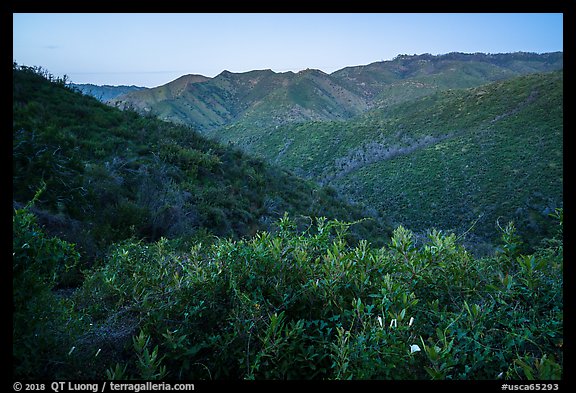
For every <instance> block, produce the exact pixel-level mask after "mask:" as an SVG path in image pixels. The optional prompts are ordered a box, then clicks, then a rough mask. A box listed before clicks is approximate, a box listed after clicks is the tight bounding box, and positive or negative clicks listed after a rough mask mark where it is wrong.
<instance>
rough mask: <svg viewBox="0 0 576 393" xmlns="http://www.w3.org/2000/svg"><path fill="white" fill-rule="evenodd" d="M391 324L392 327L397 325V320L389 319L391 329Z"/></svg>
mask: <svg viewBox="0 0 576 393" xmlns="http://www.w3.org/2000/svg"><path fill="white" fill-rule="evenodd" d="M392 325H394V327H398V322H396V319H393V320H391V321H390V329H392Z"/></svg>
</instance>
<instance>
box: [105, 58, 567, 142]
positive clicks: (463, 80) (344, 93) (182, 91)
mask: <svg viewBox="0 0 576 393" xmlns="http://www.w3.org/2000/svg"><path fill="white" fill-rule="evenodd" d="M562 66H563V54H562V53H561V52H558V53H546V54H532V53H511V54H494V55H490V54H482V53H476V54H464V53H450V54H446V55H439V56H433V55H429V54H424V55H413V56H408V55H400V56H397V57H396V58H395V59H393V60H390V61H382V62H376V63H372V64H369V65H365V66H355V67H346V68H344V69H341V70H338V71H336V72H333V73H332V74H326V73H324V72H322V71H320V70H313V69H307V70H303V71H300V72H298V73H293V72H285V73H275V72H273V71H271V70H256V71H250V72H245V73H231V72H229V71H223V72H222V73H221V74H219V75H217V76H216V77H214V78H207V77H201V76H184V77H182V78H179V79H177V80H175V81H173V82H170V83H168V84H166V85H164V86H159V87H157V88H153V89H147V90H141V91H138V92H132V93H127V94H123V95H120V96H118V97H116V98H115V99H112V100H110V101H109V103H110V105H113V106H118V107H120V108H125V107H129V108H134V109H136V110H138V111H140V112H142V113H153V114H154V115H156V116H158V117H160V118H161V119H164V120H170V121H173V122H177V123H181V124H188V125H192V126H194V127H195V128H197V129H198V130H199V131H200V132H211V133H213V134H216V135H217V134H218V132H217V129H218V128H220V127H223V126H228V125H232V124H235V125H241V126H246V127H254V126H255V127H268V126H277V125H282V124H286V123H292V122H301V121H310V120H318V121H323V120H346V119H350V118H352V117H354V116H356V115H358V114H360V113H363V112H365V111H367V110H369V109H371V108H375V107H383V106H386V105H390V104H395V103H400V102H403V101H408V100H411V99H414V98H417V97H421V96H424V95H427V94H432V93H434V92H437V91H442V90H446V89H454V88H468V87H474V86H479V85H482V84H485V83H489V82H493V81H497V80H502V79H506V78H510V77H513V76H518V75H523V74H527V73H533V72H546V71H552V70H557V69H561V68H562ZM190 78H194V79H193V81H194V83H188V82H187V83H185V84H184V86H183V83H182V82H183V79H184V80H186V81H188V80H190ZM196 82H198V83H196Z"/></svg>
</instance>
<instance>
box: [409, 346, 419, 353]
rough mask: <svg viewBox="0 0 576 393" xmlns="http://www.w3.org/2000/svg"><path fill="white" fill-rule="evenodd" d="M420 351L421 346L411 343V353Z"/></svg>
mask: <svg viewBox="0 0 576 393" xmlns="http://www.w3.org/2000/svg"><path fill="white" fill-rule="evenodd" d="M414 352H420V347H419V346H418V345H416V344H413V345H410V353H414Z"/></svg>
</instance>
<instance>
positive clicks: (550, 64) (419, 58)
mask: <svg viewBox="0 0 576 393" xmlns="http://www.w3.org/2000/svg"><path fill="white" fill-rule="evenodd" d="M562 67H563V54H562V52H555V53H544V54H535V53H523V52H519V53H501V54H484V53H473V54H472V53H448V54H445V55H439V56H433V55H430V54H423V55H413V56H410V55H399V56H397V57H396V58H395V59H393V60H392V61H382V62H376V63H372V64H368V65H366V66H355V67H346V68H343V69H341V70H338V71H336V72H334V73H333V74H332V76H333V77H334V78H336V79H338V80H339V81H340V82H341V83H342V84H343V85H344V86H346V87H347V88H349V89H350V90H352V91H356V92H357V93H359V94H362V95H363V96H365V97H366V98H367V99H369V100H370V101H372V102H374V104H375V105H377V106H384V105H389V104H394V103H399V102H403V101H408V100H410V99H414V98H417V97H421V96H423V95H427V94H430V93H433V92H436V91H441V90H446V89H457V88H467V87H474V86H479V85H482V84H485V83H488V82H494V81H498V80H502V79H508V78H511V77H513V76H518V75H523V74H529V73H535V72H546V71H553V70H558V69H562Z"/></svg>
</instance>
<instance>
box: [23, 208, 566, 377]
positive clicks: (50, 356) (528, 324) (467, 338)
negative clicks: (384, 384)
mask: <svg viewBox="0 0 576 393" xmlns="http://www.w3.org/2000/svg"><path fill="white" fill-rule="evenodd" d="M561 216H562V213H561V211H558V212H557V217H560V218H561ZM22 217H25V218H26V220H27V219H28V218H29V217H30V215H29V213H26V212H25V211H16V213H15V216H14V222H15V226H18V228H21V229H20V230H18V231H15V234H16V236H15V244H14V250H15V261H16V260H18V261H23V262H26V263H30V264H32V265H33V264H35V261H37V259H35V258H34V254H31V251H30V250H31V249H32V252H33V253H39V254H42V249H43V247H42V246H41V242H35V243H27V244H29V245H30V247H24V245H23V244H22V241H23V240H21V237H26V236H28V237H29V236H35V237H37V238H38V237H40V238H42V237H43V235H42V233H41V231H38V229H37V228H36V227H34V226H33V223H30V222H29V221H28V222H27V221H24V222H22ZM560 223H562V221H560ZM350 226H351V224H346V223H342V222H339V221H327V220H325V219H323V218H319V219H317V220H316V221H315V222H314V223H313V224H311V225H310V226H309V227H308V228H307V229H306V230H305V231H298V230H297V229H296V223H295V222H293V221H292V220H290V218H289V217H288V216H285V217H284V218H282V219H281V220H280V221H279V222H278V231H277V232H276V234H275V235H272V234H270V233H268V232H259V233H258V234H257V235H256V236H254V237H253V238H251V239H246V240H241V241H232V240H219V241H218V242H216V243H214V244H212V245H208V246H205V245H204V244H202V243H196V244H194V245H192V246H191V247H190V248H188V249H185V250H184V249H182V248H181V246H180V245H179V244H178V242H175V241H169V240H167V239H165V238H161V239H160V240H158V241H156V242H154V243H143V242H139V241H134V240H129V241H124V242H120V243H117V244H115V245H114V246H113V247H111V249H110V250H109V252H108V254H107V255H106V257H105V259H104V261H103V263H102V264H101V266H99V267H97V268H94V269H91V270H90V271H87V272H85V280H84V282H83V284H82V286H81V287H80V288H79V289H78V290H77V291H76V292H74V293H73V294H72V295H71V296H68V297H66V298H64V299H63V300H62V301H61V303H57V302H56V300H55V295H54V294H53V293H51V292H50V291H49V288H50V286H49V285H48V284H47V283H44V284H37V285H38V286H39V287H42V290H40V289H38V290H36V291H35V292H34V295H35V296H34V297H32V298H30V297H28V298H27V299H26V303H25V304H26V305H27V307H16V308H15V320H16V321H19V320H24V319H25V318H26V317H27V316H28V312H29V311H30V309H29V308H30V307H34V308H36V307H43V306H44V307H45V306H46V305H48V306H50V310H52V311H51V312H50V315H48V316H46V317H44V318H39V320H37V321H35V322H34V324H31V325H28V326H26V327H27V329H23V326H21V325H20V324H18V325H15V331H14V333H15V337H16V343H17V344H19V345H18V346H15V347H14V356H15V358H16V360H17V363H16V364H17V365H18V367H16V368H15V370H14V371H15V376H17V377H25V376H30V377H35V378H39V377H44V378H47V377H49V378H56V379H63V378H64V379H67V378H71V377H75V378H82V379H92V378H94V379H102V378H108V379H132V378H136V379H162V378H170V379H185V380H186V379H192V380H204V379H205V380H212V379H498V378H501V379H559V378H561V377H562V364H563V352H562V345H563V323H562V321H563V306H562V305H563V298H562V290H561V288H562V282H563V281H562V265H563V261H562V251H563V250H562V248H563V247H562V241H561V235H562V234H561V232H559V233H558V234H557V237H555V238H553V239H551V240H550V241H549V242H548V244H546V246H545V247H544V248H542V249H540V250H539V251H538V252H536V253H534V254H530V255H523V254H519V253H518V246H519V243H518V241H519V239H518V237H517V236H516V235H515V233H514V226H513V225H511V224H510V225H508V226H506V227H505V228H504V229H502V249H501V251H500V252H499V253H497V254H496V255H495V256H493V257H491V258H483V259H475V258H474V257H472V256H471V255H470V254H469V253H467V252H466V250H464V249H463V248H462V247H461V246H460V245H458V242H457V238H456V236H455V235H454V234H446V233H443V232H440V231H431V232H430V233H429V236H428V240H427V241H426V243H425V244H424V245H423V246H421V247H416V246H415V242H414V235H413V234H412V233H411V232H410V231H409V230H406V229H404V228H402V227H398V228H397V229H396V230H395V231H394V233H393V236H392V238H391V242H390V244H389V245H388V246H386V247H383V248H374V247H372V246H371V245H370V244H369V243H367V242H366V241H361V242H359V243H358V244H357V245H356V246H350V245H349V244H348V243H347V242H346V241H345V235H346V231H347V230H348V228H349V227H350ZM55 242H56V243H54V244H55V245H60V244H61V243H62V242H60V241H55ZM62 244H63V249H62V252H60V253H59V254H58V256H53V257H52V258H53V259H54V260H59V261H60V263H61V264H64V263H66V261H67V260H68V259H72V260H74V258H75V256H76V255H77V254H76V253H75V251H74V249H73V247H72V246H71V245H68V244H66V243H62ZM51 247H54V246H51ZM15 266H16V265H15ZM36 277H39V276H38V275H37V274H36V273H35V272H34V271H32V270H25V271H23V272H22V273H20V275H19V281H15V288H18V289H22V287H21V285H23V284H21V283H22V282H27V281H29V280H32V279H34V280H36ZM21 293H22V292H21V291H18V292H15V303H16V305H17V306H22V305H23V303H22V301H23V300H24V299H21V297H22V295H20V294H21ZM17 294H18V296H17ZM44 310H46V309H44ZM40 315H42V314H40ZM63 321H68V322H67V323H62V322H63ZM72 321H75V322H72ZM70 325H75V326H74V328H75V329H72V327H71V326H70ZM16 327H20V329H16ZM64 327H66V329H65V328H64ZM29 329H34V332H41V333H40V335H39V334H35V335H33V334H30V333H28V330H29ZM39 337H42V338H43V341H41V339H40V338H39ZM39 342H40V345H41V347H40V348H42V349H43V351H41V352H40V354H41V356H40V357H39V356H38V352H37V350H36V349H37V348H38V345H39ZM22 344H25V345H22ZM15 345H16V344H15ZM33 346H34V350H32V349H31V348H32V347H33ZM49 366H50V367H49Z"/></svg>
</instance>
